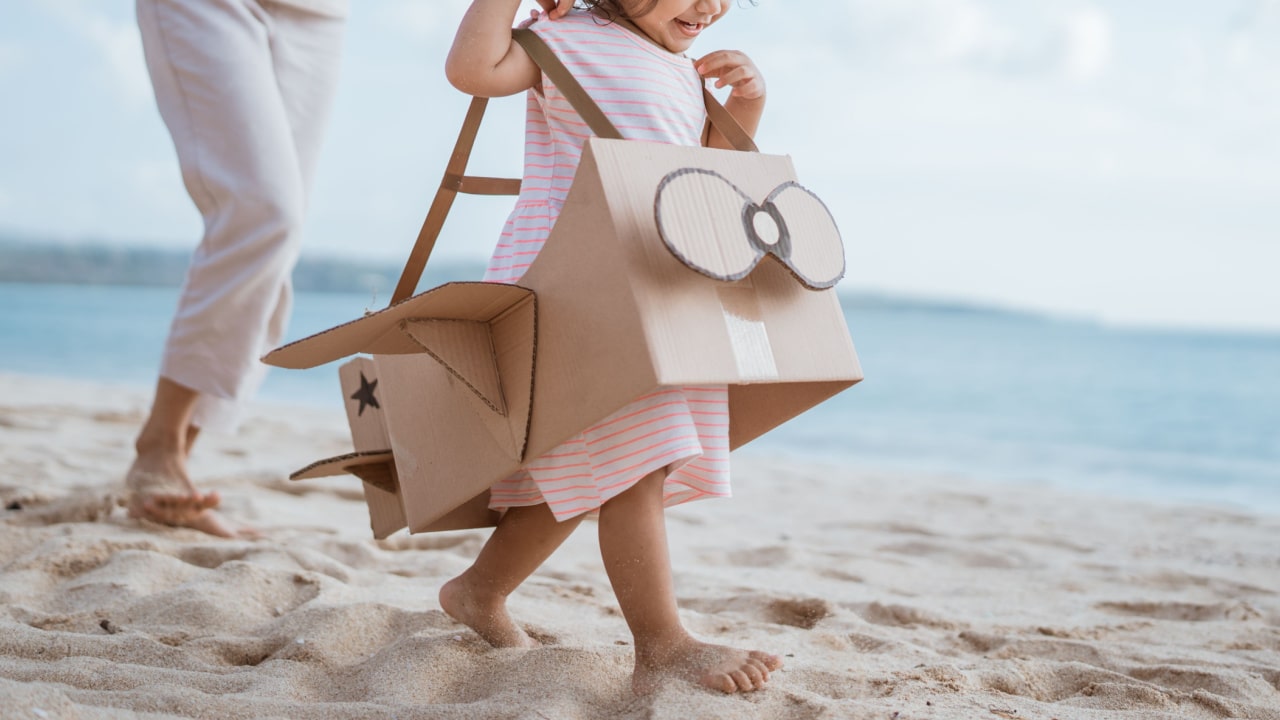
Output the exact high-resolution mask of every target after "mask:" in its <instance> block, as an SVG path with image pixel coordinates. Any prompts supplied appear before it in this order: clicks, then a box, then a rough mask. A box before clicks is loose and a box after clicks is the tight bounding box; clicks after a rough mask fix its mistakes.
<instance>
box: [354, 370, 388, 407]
mask: <svg viewBox="0 0 1280 720" xmlns="http://www.w3.org/2000/svg"><path fill="white" fill-rule="evenodd" d="M377 387H378V381H377V380H374V381H373V382H369V380H368V378H366V377H365V376H364V373H360V389H359V390H357V391H355V394H353V395H352V396H351V399H352V400H359V401H360V409H359V410H357V411H356V416H357V417H360V416H363V415H364V409H365V406H367V405H372V406H373V408H374V409H375V410H381V409H382V406H381V405H379V404H378V398H377V397H375V396H374V394H373V391H374V390H375V389H377Z"/></svg>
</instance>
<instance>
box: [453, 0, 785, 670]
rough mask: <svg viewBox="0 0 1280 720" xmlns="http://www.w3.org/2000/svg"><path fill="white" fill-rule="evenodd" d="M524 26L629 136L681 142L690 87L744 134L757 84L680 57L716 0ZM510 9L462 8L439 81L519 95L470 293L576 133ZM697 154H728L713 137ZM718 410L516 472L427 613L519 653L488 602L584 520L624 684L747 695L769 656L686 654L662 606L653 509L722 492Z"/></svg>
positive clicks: (754, 78)
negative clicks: (619, 645)
mask: <svg viewBox="0 0 1280 720" xmlns="http://www.w3.org/2000/svg"><path fill="white" fill-rule="evenodd" d="M539 2H540V3H541V4H542V5H543V7H544V9H546V10H547V12H546V13H545V14H544V15H542V16H541V17H538V14H537V12H536V11H535V13H534V15H535V19H534V21H533V22H532V24H531V25H530V27H531V29H532V30H533V31H534V32H536V33H537V34H538V35H539V36H540V37H541V38H542V39H543V40H544V41H545V42H546V43H547V45H548V46H550V48H551V50H552V51H553V52H554V53H555V54H556V56H557V57H559V58H560V60H561V61H563V62H564V64H565V65H566V66H567V67H568V68H569V70H570V71H571V72H572V73H573V74H574V76H575V77H576V78H577V79H578V81H579V82H580V83H582V85H583V86H584V87H585V88H586V90H587V92H588V94H589V95H590V96H591V97H592V99H593V100H595V101H596V103H597V104H599V105H600V107H601V108H602V109H603V110H604V112H605V114H606V115H608V116H609V118H610V120H612V121H613V123H614V124H615V125H616V126H617V127H618V129H619V131H620V132H621V133H622V135H623V136H624V137H625V138H627V139H629V140H646V141H652V142H665V143H676V144H681V145H699V144H702V141H703V129H704V127H705V123H706V111H705V106H704V104H703V97H702V87H703V79H704V78H716V79H717V82H716V86H717V87H724V86H726V85H729V86H732V88H733V90H732V94H731V96H730V97H729V99H728V101H727V102H726V107H727V108H728V110H729V111H730V112H731V113H732V114H733V115H734V117H735V118H736V119H737V120H738V122H739V123H740V124H741V125H742V126H743V128H744V129H746V131H747V132H748V133H752V134H754V132H755V129H756V126H757V125H758V123H759V120H760V115H761V112H762V111H763V109H764V99H765V90H764V81H763V79H762V78H761V77H760V74H759V72H758V71H757V70H756V68H755V65H753V64H752V62H751V60H750V59H749V58H747V57H746V56H745V55H743V54H742V53H739V52H735V51H719V52H714V53H711V54H710V55H707V56H705V57H703V58H701V59H700V60H698V61H697V62H696V63H695V62H694V61H693V60H690V59H689V58H687V57H686V56H685V55H684V54H683V53H685V52H686V51H687V50H688V49H689V48H690V46H691V45H692V44H693V41H694V39H695V38H696V37H697V36H698V35H699V34H700V33H701V32H702V31H703V30H705V29H706V28H707V27H708V26H710V25H711V24H712V23H714V22H716V21H717V20H719V19H720V18H721V17H722V16H723V15H724V14H725V12H727V11H728V9H729V3H730V0H593V1H589V2H579V5H580V6H585V8H578V9H575V8H573V7H572V5H573V2H572V0H558V1H557V0H539ZM519 5H520V0H474V1H473V2H472V4H471V7H470V9H469V10H468V11H467V14H466V16H465V17H464V18H463V20H462V25H461V27H460V28H459V30H458V34H457V37H456V39H455V40H454V44H453V47H452V49H451V50H450V52H449V59H448V62H447V65H446V72H447V74H448V77H449V80H450V82H452V83H453V84H454V85H455V86H456V87H457V88H458V89H460V90H462V91H463V92H466V93H468V94H471V95H477V96H482V97H493V96H502V95H511V94H514V93H516V92H520V91H524V90H530V92H529V93H528V115H527V126H526V139H525V171H524V180H523V183H522V185H521V191H520V197H519V199H518V200H517V201H516V208H515V210H514V211H513V213H512V215H511V217H510V218H509V219H508V221H507V226H506V229H505V231H504V232H503V234H502V238H501V240H500V242H499V244H498V247H497V249H496V250H495V251H494V254H493V259H492V261H491V262H490V265H489V269H488V271H487V272H486V274H485V279H486V280H490V281H494V282H506V283H514V282H516V281H518V280H519V279H520V276H521V275H523V274H524V271H525V270H526V269H527V268H528V267H529V265H530V264H531V263H532V262H533V259H534V257H535V256H536V255H537V254H538V251H539V249H540V248H541V247H542V243H543V242H544V241H545V240H546V238H547V235H548V234H549V233H550V230H551V227H552V225H553V224H554V223H555V220H556V217H557V216H558V215H559V212H560V208H561V207H562V205H563V202H564V199H565V196H566V195H567V193H568V189H569V185H570V183H571V182H572V180H573V176H574V172H575V171H576V169H577V165H578V159H579V157H580V156H581V152H582V147H583V144H584V143H585V142H586V139H587V138H588V137H590V135H591V131H590V130H589V129H588V128H587V127H586V125H585V123H583V122H582V120H581V118H580V117H579V116H578V115H577V113H576V112H574V111H573V109H572V108H571V107H570V105H569V103H568V102H567V101H566V100H565V98H564V96H563V95H562V94H560V92H559V91H558V90H557V89H556V88H555V87H554V86H553V85H552V84H551V83H550V81H548V80H545V79H544V78H543V76H542V73H541V71H540V70H539V69H538V67H537V65H535V64H534V62H533V61H532V60H531V59H530V58H529V56H528V55H527V54H526V53H525V51H524V50H523V49H522V48H521V47H520V46H519V45H517V44H516V43H514V42H513V41H512V39H511V24H512V22H513V21H514V19H515V15H516V13H517V10H518V9H519ZM706 139H707V142H708V144H710V145H712V146H716V147H723V148H728V147H729V145H728V143H727V142H726V141H725V140H724V139H723V138H722V137H721V136H720V135H719V133H717V132H716V131H714V130H711V131H710V134H709V135H708V137H707V138H706ZM728 417H729V415H728V400H727V391H726V388H725V387H724V386H719V387H683V388H681V387H672V388H662V389H660V390H659V391H658V392H655V393H653V394H651V395H649V396H646V397H642V398H639V399H638V400H636V401H635V402H633V403H632V404H630V405H628V406H627V407H626V408H624V409H623V410H621V411H619V412H617V413H615V414H614V415H612V416H611V417H609V418H606V419H605V420H604V421H602V422H600V423H599V424H597V425H596V426H594V427H592V428H590V429H588V430H586V431H585V432H583V433H582V434H580V435H578V436H576V437H574V438H572V439H571V440H569V441H568V442H566V443H565V444H563V445H561V446H559V447H557V448H556V449H554V450H552V451H551V452H549V453H547V454H546V455H544V456H542V457H540V458H537V459H535V460H533V461H532V462H530V463H529V464H528V465H527V466H526V467H525V468H524V469H523V470H522V471H521V472H519V473H517V474H516V475H515V476H513V477H511V478H507V479H506V480H503V481H501V482H499V483H497V484H496V485H494V486H493V488H492V490H491V502H490V504H491V507H493V508H494V509H497V510H502V511H504V513H503V515H502V519H501V521H500V522H499V523H498V527H497V529H496V530H494V532H493V535H492V536H490V538H489V541H488V542H487V543H486V544H485V546H484V548H483V549H482V550H481V551H480V554H479V556H478V557H477V559H476V561H475V564H473V565H472V566H471V567H470V568H468V569H467V571H466V572H464V573H462V574H461V575H459V576H458V577H456V578H454V579H453V580H450V581H449V582H448V583H446V584H445V585H444V587H443V588H441V590H440V605H441V607H442V608H444V610H445V612H447V613H448V614H449V615H450V616H451V617H453V618H454V619H456V620H458V621H459V622H462V623H464V624H466V625H467V626H469V627H470V628H472V629H473V630H475V631H476V632H477V633H479V634H480V636H481V637H483V638H484V639H485V640H487V641H488V642H489V643H490V644H492V645H493V646H495V647H531V646H535V645H537V643H536V642H535V641H534V640H533V639H532V638H530V637H529V635H528V634H526V633H525V631H524V630H523V629H521V628H520V626H519V625H517V624H516V623H515V622H514V621H513V620H512V619H511V617H510V615H508V614H507V610H506V598H507V596H508V595H509V594H510V593H511V592H512V591H514V590H515V589H516V588H517V587H518V586H519V585H520V583H521V582H523V581H524V580H525V579H526V578H527V577H528V576H529V575H531V574H532V573H533V572H534V570H536V569H537V568H538V566H539V565H541V564H542V562H543V561H544V560H546V559H547V557H549V556H550V555H551V553H552V551H554V550H555V549H556V548H557V547H558V546H559V545H560V544H561V543H562V542H563V541H564V540H565V538H567V537H568V536H569V534H570V533H571V532H573V530H574V528H575V527H577V525H578V523H579V522H581V520H582V518H583V517H584V516H585V515H586V514H587V513H589V512H591V511H598V512H599V535H600V552H601V555H602V557H603V559H604V564H605V569H606V571H607V572H608V575H609V581H610V584H611V585H612V586H613V590H614V593H615V594H616V595H617V598H618V604H619V606H620V607H621V609H622V614H623V617H624V618H625V619H626V621H627V625H628V627H629V628H630V629H631V632H632V635H633V636H634V638H635V670H634V673H633V675H632V688H633V689H634V690H635V691H636V692H637V693H646V692H649V691H651V690H653V689H654V688H655V687H656V686H657V684H658V683H659V682H660V681H661V680H662V679H663V678H664V677H668V676H674V677H683V678H685V679H688V680H691V681H693V682H697V683H701V684H702V685H704V686H707V687H709V688H713V689H716V690H721V691H724V692H738V691H750V690H756V689H759V688H761V687H763V686H764V684H765V683H766V682H767V681H768V679H769V672H770V671H772V670H777V669H778V668H779V667H781V666H782V663H781V661H780V660H779V659H778V658H777V657H776V656H774V655H770V654H767V653H763V652H759V651H747V650H738V649H734V648H729V647H724V646H719V645H711V644H708V643H703V642H701V641H699V640H697V639H695V638H694V637H693V636H691V635H690V634H689V633H688V631H686V630H685V629H684V627H683V625H682V624H681V623H680V617H679V614H678V612H677V609H676V600H675V590H674V587H673V582H672V577H671V564H670V558H669V556H668V553H667V540H666V527H665V524H664V515H663V512H664V511H663V508H664V507H665V506H667V505H674V504H677V503H681V502H686V501H688V500H694V499H698V498H703V497H716V496H719V497H724V496H727V495H728V494H729V477H728V461H729V440H728Z"/></svg>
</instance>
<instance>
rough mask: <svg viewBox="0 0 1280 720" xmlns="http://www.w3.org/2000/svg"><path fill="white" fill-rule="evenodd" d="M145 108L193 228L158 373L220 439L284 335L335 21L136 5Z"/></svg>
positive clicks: (221, 6) (185, 0)
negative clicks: (197, 237)
mask: <svg viewBox="0 0 1280 720" xmlns="http://www.w3.org/2000/svg"><path fill="white" fill-rule="evenodd" d="M137 13H138V27H139V29H140V30H141V31H142V46H143V50H144V52H145V55H146V60H147V69H148V71H149V72H150V75H151V82H152V85H153V86H154V88H155V95H156V104H157V105H158V106H159V109H160V116H161V117H162V118H163V119H164V123H165V125H166V126H167V127H168V129H169V134H170V135H171V136H172V138H173V144H174V147H175V148H176V149H177V154H178V165H179V167H180V169H181V170H182V181H183V183H184V184H185V186H186V189H187V192H188V194H190V195H191V199H192V200H193V201H194V202H195V205H196V208H197V209H198V210H199V211H200V214H201V216H202V217H203V219H204V236H203V238H202V239H201V241H200V245H199V246H198V247H197V248H196V250H195V252H194V254H193V256H192V259H191V266H190V268H189V270H188V271H187V277H186V281H185V282H184V284H183V287H182V293H181V297H180V299H179V301H178V308H177V311H176V312H175V314H174V318H173V324H172V326H171V328H170V330H169V339H168V342H167V343H166V345H165V349H164V358H163V360H162V361H161V366H160V375H161V377H164V378H168V379H169V380H172V381H174V382H176V383H178V384H180V385H183V386H185V387H188V388H191V389H192V390H195V391H197V392H198V393H199V395H200V397H199V399H198V400H197V402H196V409H195V415H194V417H193V420H192V421H193V423H194V424H195V425H197V426H199V427H202V428H211V429H222V430H226V429H232V428H234V427H235V426H236V424H237V423H238V420H239V414H240V410H241V409H242V406H243V403H244V402H245V401H246V400H247V399H249V398H250V397H251V396H252V395H253V394H254V392H256V390H257V389H258V386H259V385H260V384H261V382H262V379H263V377H264V376H265V374H266V366H264V365H263V364H262V363H261V362H259V358H260V357H261V356H262V355H263V354H265V353H266V352H267V351H268V350H270V349H272V348H274V347H275V346H277V345H278V344H279V343H280V342H281V340H282V339H283V337H284V332H285V326H286V323H287V320H288V316H289V310H290V306H291V303H292V285H291V282H290V274H291V272H292V271H293V266H294V264H295V263H296V262H297V258H298V252H299V246H300V240H301V237H300V234H301V230H302V224H303V216H304V214H305V211H306V207H307V199H308V195H309V194H310V189H311V185H312V179H313V177H314V175H315V168H316V158H317V155H318V154H319V149H320V145H321V137H322V135H323V131H324V128H325V125H326V123H327V120H328V115H329V111H330V108H331V106H332V100H333V94H334V89H335V86H336V84H337V76H338V64H339V56H340V53H341V46H342V31H343V24H344V23H343V20H342V19H341V18H340V17H332V16H329V15H323V14H318V13H313V12H308V11H306V10H302V9H299V8H297V7H294V6H291V5H284V4H280V3H275V2H268V1H267V0H138V1H137Z"/></svg>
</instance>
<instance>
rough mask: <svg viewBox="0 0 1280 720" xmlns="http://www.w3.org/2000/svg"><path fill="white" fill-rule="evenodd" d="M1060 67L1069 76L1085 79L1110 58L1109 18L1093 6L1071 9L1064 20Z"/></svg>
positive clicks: (1096, 72)
mask: <svg viewBox="0 0 1280 720" xmlns="http://www.w3.org/2000/svg"><path fill="white" fill-rule="evenodd" d="M1062 33H1063V51H1062V70H1063V72H1064V74H1065V75H1066V76H1067V78H1068V79H1071V80H1074V81H1077V82H1087V81H1090V80H1093V79H1095V78H1097V77H1098V76H1099V75H1101V74H1102V72H1103V71H1104V70H1106V68H1107V65H1108V63H1109V62H1110V60H1111V44H1112V40H1111V35H1112V33H1111V19H1110V18H1109V17H1108V16H1107V14H1106V13H1104V12H1102V11H1101V10H1099V9H1098V8H1095V7H1084V8H1080V9H1078V10H1074V11H1072V12H1070V13H1069V14H1068V15H1067V17H1066V19H1065V20H1064V21H1063V28H1062Z"/></svg>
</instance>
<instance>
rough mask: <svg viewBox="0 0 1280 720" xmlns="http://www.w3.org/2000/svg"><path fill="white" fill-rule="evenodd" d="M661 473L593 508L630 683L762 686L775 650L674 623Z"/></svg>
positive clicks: (726, 688)
mask: <svg viewBox="0 0 1280 720" xmlns="http://www.w3.org/2000/svg"><path fill="white" fill-rule="evenodd" d="M665 479H666V471H665V470H662V471H659V472H655V473H653V474H651V475H649V476H648V477H646V478H644V479H643V480H641V481H640V482H639V483H637V484H636V485H635V486H633V487H632V488H630V489H629V490H627V491H626V492H624V493H622V494H621V495H619V496H617V497H615V498H613V499H612V500H610V501H608V502H607V503H605V504H604V506H603V507H601V508H600V554H601V556H602V557H603V558H604V564H605V569H606V570H607V571H608V573H609V581H610V583H612V584H613V591H614V593H615V594H616V595H617V597H618V604H619V605H620V606H621V608H622V615H623V617H625V618H626V620H627V626H628V627H630V628H631V634H632V636H633V637H634V638H635V645H636V649H635V651H636V666H635V672H634V674H633V675H632V680H631V685H632V688H633V689H634V690H635V691H636V692H637V693H646V692H649V691H651V690H653V689H655V688H656V686H657V684H658V682H659V681H660V680H661V679H662V677H663V676H666V675H674V676H678V677H683V678H685V679H687V680H691V681H693V682H697V683H700V684H702V685H705V686H706V687H709V688H712V689H715V690H721V691H723V692H737V691H746V690H755V689H758V688H760V687H763V686H764V684H765V683H766V682H767V681H768V679H769V671H770V670H777V669H778V668H780V667H782V661H781V660H780V659H779V658H778V657H777V656H775V655H769V654H768V653H763V652H759V651H755V650H752V651H747V650H737V649H735V648H730V647H725V646H723V645H711V644H708V643H704V642H701V641H699V640H697V639H695V638H694V637H693V636H692V635H690V634H689V633H688V631H686V630H685V629H684V626H683V625H682V624H681V623H680V615H679V612H678V611H677V608H676V595H675V584H674V582H673V580H672V578H671V559H670V556H669V555H668V553H667V529H666V517H665V513H664V509H663V505H662V485H663V481H664V480H665Z"/></svg>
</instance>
